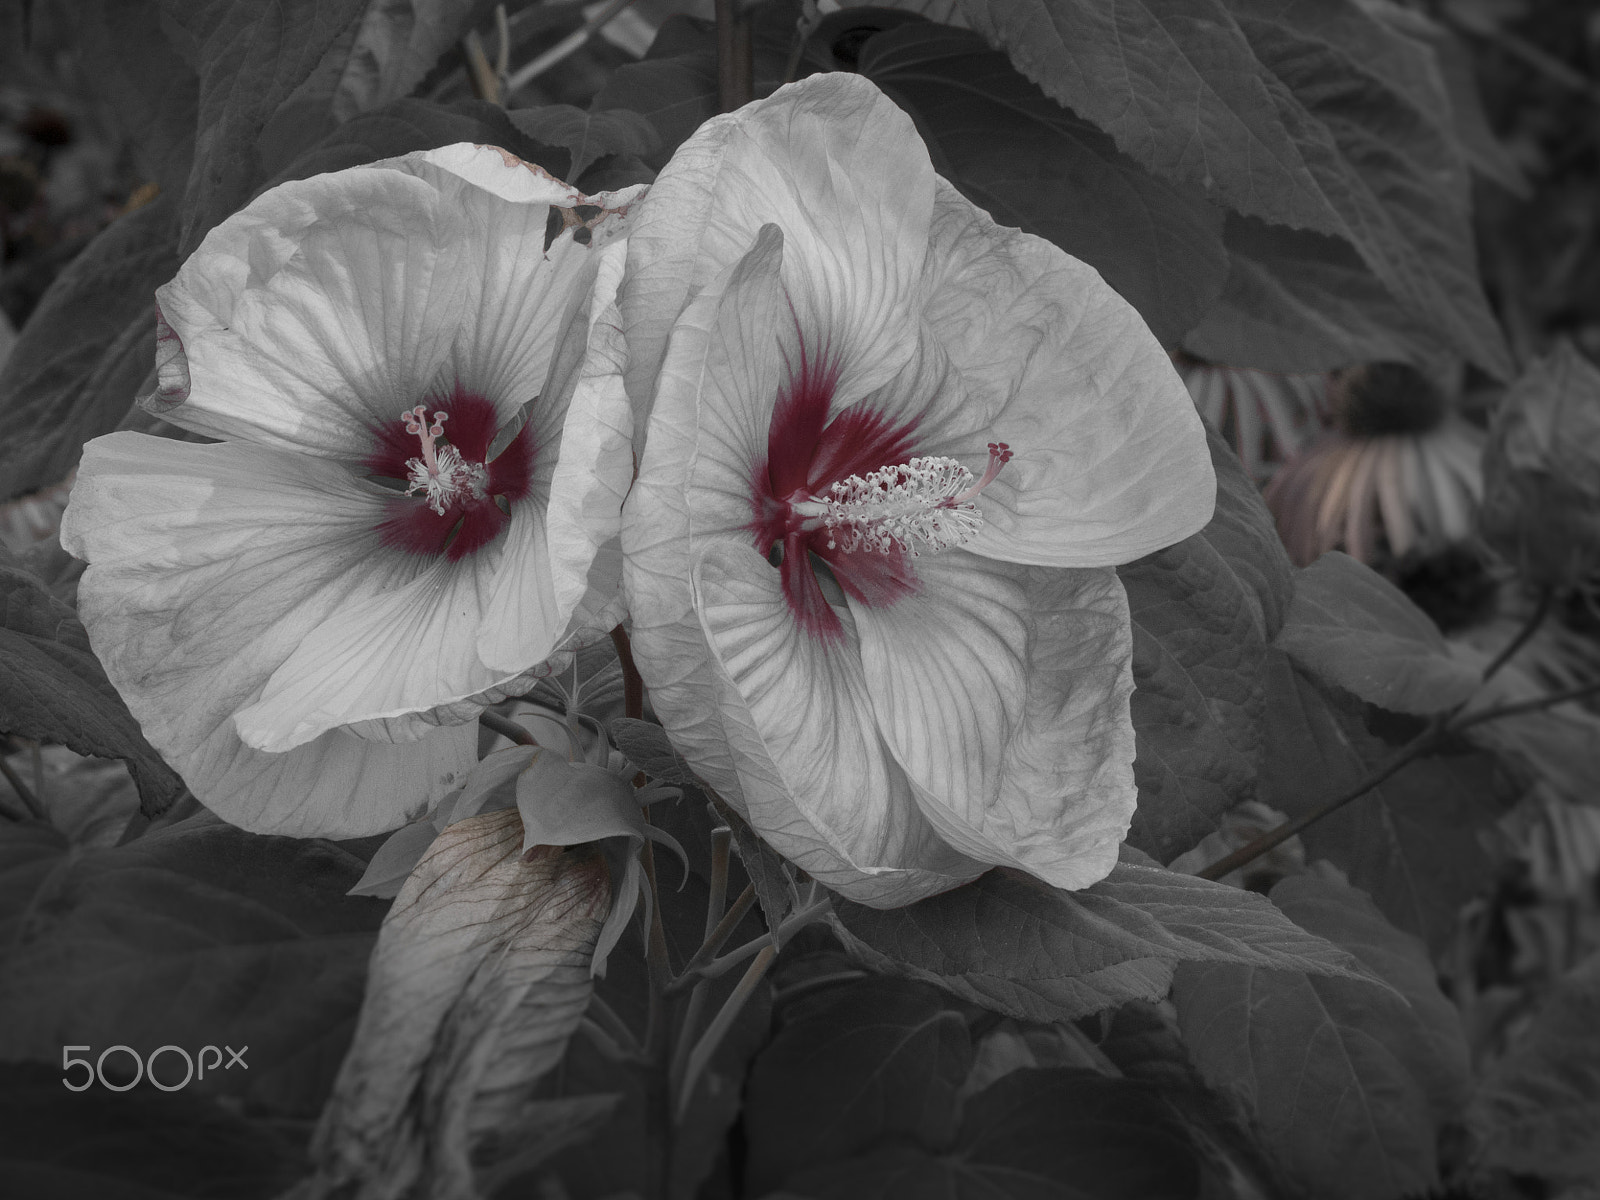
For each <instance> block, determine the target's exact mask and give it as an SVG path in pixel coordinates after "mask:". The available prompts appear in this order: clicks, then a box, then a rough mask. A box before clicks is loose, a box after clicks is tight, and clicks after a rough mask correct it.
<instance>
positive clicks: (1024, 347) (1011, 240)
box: [919, 179, 1216, 567]
mask: <svg viewBox="0 0 1600 1200" xmlns="http://www.w3.org/2000/svg"><path fill="white" fill-rule="evenodd" d="M923 303H924V304H925V305H926V307H925V310H924V312H925V319H926V321H927V323H928V326H929V328H930V330H931V333H932V340H933V341H934V342H936V343H937V344H938V346H939V347H940V348H941V349H942V352H943V353H944V354H946V355H948V357H949V361H950V363H951V366H952V368H953V370H954V372H955V373H956V374H957V375H958V376H959V380H960V387H959V389H955V388H952V389H946V390H941V391H940V392H939V393H937V394H936V395H933V396H930V397H929V399H928V406H927V411H926V415H925V417H924V422H923V425H922V426H921V427H920V429H919V432H921V433H922V434H923V435H924V439H925V440H924V441H923V443H922V445H921V447H920V449H921V450H922V452H923V453H925V454H949V455H952V456H953V457H957V458H960V459H962V461H964V462H966V463H967V464H968V465H969V466H970V465H971V464H972V462H974V461H978V462H981V461H982V460H983V459H984V456H985V454H984V445H983V443H984V442H986V441H1003V442H1006V443H1008V444H1009V445H1010V447H1011V449H1012V451H1013V453H1014V455H1015V457H1014V458H1013V459H1012V461H1011V462H1010V463H1009V464H1007V465H1006V466H1005V467H1004V468H1003V469H1002V470H1001V472H1000V475H999V477H998V478H997V479H996V480H995V482H994V483H993V484H992V485H990V487H989V488H988V489H987V490H985V491H984V492H983V494H982V496H981V498H980V500H979V507H980V508H981V510H982V512H983V517H984V529H983V532H982V533H981V534H980V536H979V537H978V539H977V540H976V541H974V542H972V543H970V544H969V545H968V546H967V549H969V550H972V551H975V552H976V553H979V554H984V555H988V556H990V557H994V558H1001V559H1007V560H1009V561H1012V562H1020V563H1038V564H1042V565H1050V566H1066V567H1088V566H1110V565H1114V564H1117V563H1125V562H1131V561H1132V560H1133V559H1135V558H1138V557H1140V556H1142V555H1144V554H1148V553H1150V552H1152V551H1155V550H1159V549H1161V548H1162V547H1164V546H1169V545H1171V544H1172V543H1173V542H1177V541H1180V540H1182V539H1183V538H1185V537H1188V536H1189V535H1190V534H1192V533H1195V532H1196V531H1198V530H1199V529H1200V528H1201V527H1202V526H1204V525H1205V523H1206V522H1207V521H1209V520H1210V519H1211V511H1212V507H1213V505H1214V503H1215V499H1216V478H1215V475H1214V474H1213V472H1212V469H1211V459H1210V455H1209V454H1208V453H1207V451H1206V442H1205V429H1204V426H1203V425H1202V423H1201V421H1200V418H1199V415H1198V414H1197V413H1196V411H1195V407H1194V402H1193V401H1192V400H1191V399H1190V397H1189V393H1188V391H1187V389H1185V387H1184V385H1183V381H1182V379H1180V378H1179V376H1178V374H1177V372H1176V370H1175V369H1174V368H1173V366H1172V363H1171V360H1170V359H1169V358H1168V357H1167V355H1166V353H1165V352H1164V351H1163V350H1162V349H1161V346H1160V344H1159V343H1158V342H1157V341H1156V339H1155V336H1154V335H1153V334H1151V332H1150V331H1149V329H1148V328H1146V326H1145V324H1144V322H1143V320H1142V319H1141V318H1140V317H1139V314H1138V313H1137V312H1135V311H1134V309H1133V308H1132V306H1131V305H1129V304H1128V303H1127V301H1125V300H1123V299H1122V298H1121V297H1120V296H1118V295H1117V294H1116V293H1115V292H1114V291H1112V290H1111V288H1110V287H1109V286H1108V285H1107V284H1106V283H1105V281H1104V280H1102V279H1101V278H1100V276H1099V274H1098V273H1097V272H1096V271H1095V270H1094V269H1093V268H1092V267H1090V266H1088V265H1087V264H1085V263H1081V262H1079V261H1078V260H1077V259H1075V258H1073V257H1071V256H1070V255H1068V254H1066V253H1065V252H1064V251H1062V250H1060V249H1059V248H1057V247H1055V246H1053V245H1051V244H1050V243H1049V242H1046V241H1044V240H1043V239H1042V238H1037V237H1034V236H1032V235H1030V234H1025V233H1022V232H1020V231H1019V230H1015V229H1007V228H1004V227H1002V226H998V225H996V224H995V223H994V222H993V221H992V220H990V219H989V217H988V216H987V215H986V214H985V213H983V212H981V211H980V210H978V209H977V208H975V207H973V205H972V204H971V203H969V202H968V201H967V200H966V199H965V198H964V197H962V196H961V195H960V194H959V193H958V192H956V190H955V189H954V188H953V187H951V186H950V185H949V184H948V183H946V182H944V180H942V179H941V180H939V181H938V191H937V202H936V204H935V207H934V218H933V226H932V242H931V245H930V248H929V252H928V273H927V276H926V278H925V280H924V300H923ZM975 423H976V424H977V425H978V427H979V429H980V430H981V432H978V433H974V432H972V430H973V426H974V424H975Z"/></svg>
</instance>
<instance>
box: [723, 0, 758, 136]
mask: <svg viewBox="0 0 1600 1200" xmlns="http://www.w3.org/2000/svg"><path fill="white" fill-rule="evenodd" d="M741 9H742V5H741V4H740V0H716V14H717V103H718V107H719V108H721V110H722V111H723V112H732V111H733V110H734V109H736V108H743V107H744V106H745V105H746V104H749V103H750V101H752V100H754V99H755V71H754V65H753V60H754V57H755V55H754V52H753V49H752V47H751V42H750V16H749V14H748V13H746V12H743V11H741Z"/></svg>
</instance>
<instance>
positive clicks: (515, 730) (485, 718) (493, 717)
mask: <svg viewBox="0 0 1600 1200" xmlns="http://www.w3.org/2000/svg"><path fill="white" fill-rule="evenodd" d="M478 724H480V725H482V726H483V727H484V728H485V729H489V730H492V731H493V732H495V733H498V734H499V735H500V736H501V737H504V738H510V739H511V740H512V741H513V742H515V743H517V745H519V746H537V745H538V744H539V743H538V742H536V741H534V738H533V734H531V733H529V732H528V731H527V730H526V729H524V728H523V727H522V726H521V725H518V724H517V723H516V722H515V721H513V720H512V719H511V718H510V717H502V716H501V715H500V714H499V713H497V712H495V711H494V709H492V708H486V709H484V710H483V711H482V712H481V713H479V714H478Z"/></svg>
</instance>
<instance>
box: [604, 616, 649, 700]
mask: <svg viewBox="0 0 1600 1200" xmlns="http://www.w3.org/2000/svg"><path fill="white" fill-rule="evenodd" d="M611 644H612V645H613V646H615V647H616V648H617V661H618V662H619V663H620V664H621V665H622V715H623V716H625V717H631V718H632V719H633V720H635V721H637V720H639V719H641V718H642V717H643V716H644V677H643V676H641V675H640V674H639V668H638V666H637V665H635V663H634V661H633V643H632V642H630V641H629V640H628V631H627V630H626V629H624V628H623V627H622V626H621V625H618V626H617V627H616V628H615V629H613V630H612V631H611Z"/></svg>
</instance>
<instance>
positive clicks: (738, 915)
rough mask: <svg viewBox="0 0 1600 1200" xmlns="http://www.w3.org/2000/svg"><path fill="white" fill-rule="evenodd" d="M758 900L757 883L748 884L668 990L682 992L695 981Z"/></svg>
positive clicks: (669, 985) (668, 986)
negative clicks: (696, 974) (698, 973)
mask: <svg viewBox="0 0 1600 1200" xmlns="http://www.w3.org/2000/svg"><path fill="white" fill-rule="evenodd" d="M755 902H756V885H755V884H753V883H751V884H746V885H745V889H744V891H742V892H740V893H739V898H738V899H737V900H735V901H734V902H733V907H732V908H730V909H728V911H727V912H725V913H723V914H722V920H720V921H718V922H717V927H716V928H715V929H713V930H712V931H711V932H710V933H708V934H706V940H705V943H704V944H703V945H702V946H701V947H700V949H698V950H696V951H695V952H694V956H693V957H692V958H690V959H689V961H688V962H686V963H684V964H683V972H682V974H680V975H679V976H678V977H677V978H676V979H674V980H673V981H672V982H671V983H669V984H668V985H667V991H668V992H669V993H671V992H681V991H682V990H683V989H684V988H686V987H688V986H689V984H690V983H692V982H693V979H692V978H691V977H692V976H693V975H694V974H695V973H696V972H698V971H699V970H700V968H701V967H703V966H705V965H706V964H707V963H708V962H710V961H711V959H712V957H713V956H715V954H716V953H717V951H718V950H720V949H722V943H723V942H725V941H727V940H728V939H729V938H730V937H731V936H733V931H734V930H735V929H737V928H738V927H739V922H740V921H742V920H744V915H745V913H747V912H749V911H750V906H751V905H752V904H754V903H755Z"/></svg>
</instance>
